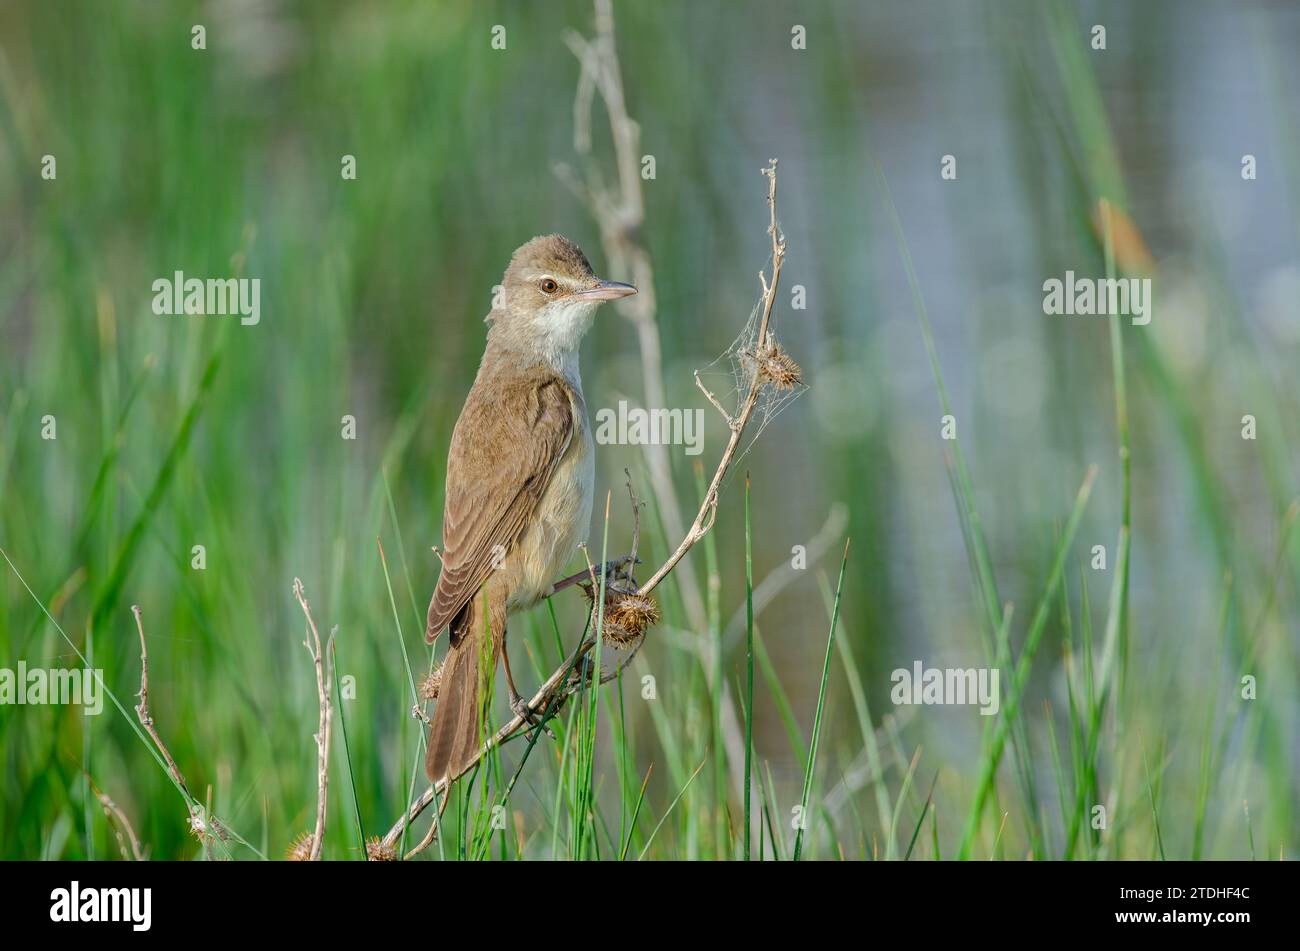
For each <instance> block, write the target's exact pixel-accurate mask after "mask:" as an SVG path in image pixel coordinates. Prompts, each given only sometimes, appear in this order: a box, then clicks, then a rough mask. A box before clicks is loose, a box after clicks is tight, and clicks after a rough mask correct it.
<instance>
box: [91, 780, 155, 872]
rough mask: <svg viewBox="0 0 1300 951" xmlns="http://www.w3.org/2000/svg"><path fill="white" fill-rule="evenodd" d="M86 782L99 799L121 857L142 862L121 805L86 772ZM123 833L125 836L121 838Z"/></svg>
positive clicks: (131, 829)
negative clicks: (128, 849)
mask: <svg viewBox="0 0 1300 951" xmlns="http://www.w3.org/2000/svg"><path fill="white" fill-rule="evenodd" d="M86 782H88V783H90V788H91V791H92V792H94V794H95V798H96V799H98V800H99V805H100V807H101V808H102V809H103V810H104V815H105V817H106V818H107V819H108V821H109V825H110V826H111V827H112V829H113V835H114V836H115V837H116V838H117V848H118V851H120V852H121V853H122V858H124V859H126V860H127V861H135V862H143V861H144V853H143V852H142V851H141V849H140V839H139V837H138V836H136V834H135V829H134V828H133V827H132V825H131V820H130V819H128V818H127V817H126V813H125V812H123V811H122V807H121V806H119V805H118V804H117V803H115V802H114V801H113V800H112V799H111V798H109V796H108V794H107V793H106V792H104V791H103V790H101V789H100V788H99V787H98V786H96V785H95V781H94V780H93V779H91V778H90V774H89V773H87V774H86ZM123 833H125V838H123ZM128 841H129V843H130V851H129V852H128V851H127V844H128Z"/></svg>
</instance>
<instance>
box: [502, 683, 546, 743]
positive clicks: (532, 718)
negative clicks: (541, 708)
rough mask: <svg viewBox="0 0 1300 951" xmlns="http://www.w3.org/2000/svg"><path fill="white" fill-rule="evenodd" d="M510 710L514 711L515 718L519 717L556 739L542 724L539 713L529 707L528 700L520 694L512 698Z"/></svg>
mask: <svg viewBox="0 0 1300 951" xmlns="http://www.w3.org/2000/svg"><path fill="white" fill-rule="evenodd" d="M510 709H511V710H513V711H514V713H515V716H517V717H519V718H520V719H521V720H523V721H524V722H525V723H527V724H528V725H529V726H535V727H538V728H540V729H541V731H542V732H543V733H545V734H546V735H547V736H549V737H550V738H551V739H555V734H554V733H552V732H551V728H550V727H548V726H547V725H546V724H545V723H543V722H542V720H541V718H540V717H539V716H538V714H537V711H535V710H534V709H533V708H532V707H531V706H530V705H529V703H528V701H527V700H525V699H524V698H523V697H521V696H519V694H515V695H514V696H513V697H511V698H510Z"/></svg>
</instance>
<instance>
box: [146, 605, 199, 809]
mask: <svg viewBox="0 0 1300 951" xmlns="http://www.w3.org/2000/svg"><path fill="white" fill-rule="evenodd" d="M131 613H132V614H133V615H135V629H136V630H137V631H139V632H140V692H139V693H138V694H136V696H138V697H139V698H140V702H139V703H138V704H137V705H136V708H135V715H136V716H137V717H139V718H140V725H141V726H142V727H144V729H145V732H146V733H148V734H149V738H150V739H151V740H153V742H154V746H156V747H158V752H159V753H161V754H162V758H163V759H164V760H165V761H166V763H167V772H169V773H171V776H172V780H173V781H175V783H176V785H177V786H180V787H181V790H182V791H183V792H184V793H185V796H186V798H187V799H188V798H192V797H191V796H190V788H189V787H188V786H186V785H185V777H184V776H182V775H181V769H180V767H179V766H177V765H176V760H174V759H173V758H172V754H171V751H170V750H168V749H167V744H166V743H164V742H163V741H162V737H161V736H159V735H158V731H157V729H155V728H154V725H153V715H152V714H150V712H149V650H148V648H147V647H145V642H144V621H143V620H141V617H140V605H138V604H133V605H131Z"/></svg>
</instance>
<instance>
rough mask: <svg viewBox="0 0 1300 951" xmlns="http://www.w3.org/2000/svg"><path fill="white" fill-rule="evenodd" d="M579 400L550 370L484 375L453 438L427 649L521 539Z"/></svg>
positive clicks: (565, 443) (569, 432) (563, 447)
mask: <svg viewBox="0 0 1300 951" xmlns="http://www.w3.org/2000/svg"><path fill="white" fill-rule="evenodd" d="M484 365H485V366H486V365H487V361H484ZM572 400H573V398H572V395H571V389H570V387H569V385H568V384H567V382H566V381H565V380H564V379H563V378H561V377H560V376H558V375H557V374H556V373H555V371H554V370H552V369H551V368H549V367H545V366H538V367H534V368H530V369H529V370H528V371H525V372H519V371H518V370H516V371H515V372H512V373H510V374H509V375H508V376H507V375H506V374H502V373H492V372H489V373H485V372H484V371H483V370H480V371H479V377H478V379H477V380H476V381H475V383H474V387H473V388H472V389H471V390H470V394H469V398H468V399H467V400H466V401H465V408H464V409H463V410H461V414H460V419H459V420H458V421H457V423H456V429H455V431H454V432H453V433H452V437H451V452H450V453H449V456H448V462H447V491H446V503H445V506H444V510H443V549H442V573H441V575H440V576H439V578H438V586H437V588H436V589H434V592H433V597H432V598H431V599H430V601H429V612H428V617H427V619H426V626H425V632H424V636H425V639H426V640H427V641H428V642H430V643H432V642H433V641H434V640H435V639H436V638H437V637H438V635H439V634H440V633H442V629H443V628H444V627H446V626H447V625H448V624H449V623H450V622H451V620H452V619H453V618H454V617H456V615H457V614H458V613H459V612H460V610H461V608H463V607H464V606H465V603H466V602H467V601H469V599H470V598H471V597H473V596H474V594H475V593H476V592H477V591H478V589H479V587H480V586H481V585H482V584H483V582H484V580H485V579H486V578H487V577H488V575H489V574H490V573H491V571H492V570H493V568H494V567H500V565H501V561H502V559H503V557H504V556H505V555H506V554H507V553H508V552H509V551H510V549H511V548H512V547H513V546H514V544H515V543H516V542H517V541H518V540H519V535H520V533H521V532H522V531H523V529H524V526H525V524H526V523H527V521H528V518H529V516H531V515H532V513H533V510H534V509H535V508H536V506H537V502H538V500H539V499H540V498H541V497H542V495H543V493H544V492H545V491H546V487H547V485H548V484H549V482H550V478H551V474H552V473H553V472H554V471H555V466H556V464H557V463H558V462H559V461H560V458H561V457H562V456H563V455H564V452H565V450H566V449H567V448H568V445H569V440H570V438H572V435H573V429H574V423H573V409H572V406H573V402H572Z"/></svg>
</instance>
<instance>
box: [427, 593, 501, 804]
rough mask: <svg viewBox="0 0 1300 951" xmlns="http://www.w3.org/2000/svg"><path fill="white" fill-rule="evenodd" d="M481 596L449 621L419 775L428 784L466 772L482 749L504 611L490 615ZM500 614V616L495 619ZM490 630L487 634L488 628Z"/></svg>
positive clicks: (449, 779)
mask: <svg viewBox="0 0 1300 951" xmlns="http://www.w3.org/2000/svg"><path fill="white" fill-rule="evenodd" d="M484 601H485V598H484V596H483V594H482V593H480V594H479V595H478V596H477V597H474V598H472V599H470V601H469V603H468V604H466V605H465V607H464V608H462V609H461V611H460V612H459V613H458V614H457V615H456V617H455V618H453V619H452V622H451V637H450V638H449V641H450V647H449V648H448V651H447V659H446V661H444V662H443V665H442V681H441V683H440V684H439V685H438V703H437V706H436V707H435V708H434V711H433V727H432V729H430V731H429V752H428V754H427V755H426V756H425V760H424V771H425V774H426V775H427V776H428V777H429V782H431V783H437V782H438V781H439V780H441V779H446V780H447V781H448V782H451V780H453V779H455V778H456V777H458V776H460V775H461V774H462V773H464V772H466V771H468V770H469V768H470V766H472V765H473V763H474V761H475V759H476V757H477V756H478V753H479V749H480V747H481V745H482V740H481V739H480V737H481V736H482V726H483V723H484V722H485V720H486V719H487V712H488V705H489V704H490V702H491V699H492V689H491V687H492V684H491V679H492V672H493V671H494V670H495V669H496V655H497V645H498V644H499V643H500V640H501V638H502V637H503V636H504V634H505V631H504V630H501V629H500V627H501V623H502V622H504V620H505V618H504V612H496V611H491V610H490V609H488V608H486V606H485V604H484ZM498 613H500V614H501V615H502V616H500V617H498V616H494V615H497V614H498ZM489 627H490V630H489V629H488V628H489Z"/></svg>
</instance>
